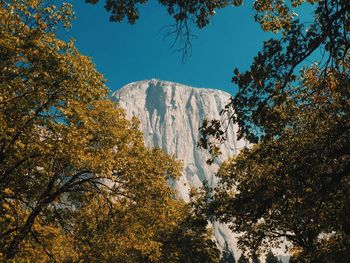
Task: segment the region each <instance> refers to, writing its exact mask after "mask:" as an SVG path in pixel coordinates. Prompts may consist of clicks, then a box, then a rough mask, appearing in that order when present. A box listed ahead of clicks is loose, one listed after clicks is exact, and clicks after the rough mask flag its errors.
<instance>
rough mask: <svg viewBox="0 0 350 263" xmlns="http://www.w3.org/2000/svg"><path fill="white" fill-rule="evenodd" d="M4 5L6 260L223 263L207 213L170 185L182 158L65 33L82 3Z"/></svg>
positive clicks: (1, 113)
mask: <svg viewBox="0 0 350 263" xmlns="http://www.w3.org/2000/svg"><path fill="white" fill-rule="evenodd" d="M0 3H1V4H0V19H1V23H0V57H1V60H0V78H1V82H0V215H1V216H0V233H1V234H0V259H1V260H3V261H7V260H14V261H31V262H32V261H33V262H48V261H54V262H56V261H60V262H68V261H69V262H73V261H74V262H75V261H89V262H101V261H102V262H125V260H127V261H132V262H159V261H160V260H161V259H162V258H165V257H169V258H171V260H169V261H168V262H181V261H179V260H182V259H186V260H187V259H188V258H189V257H190V256H193V255H195V256H197V257H200V258H205V259H206V260H205V261H198V262H218V258H219V250H218V248H217V247H216V244H215V242H213V241H212V240H211V236H210V230H209V229H208V228H207V221H206V220H205V219H199V218H198V216H197V215H196V214H195V212H194V210H193V209H192V208H191V207H189V206H187V205H185V204H184V203H183V202H181V201H178V200H176V199H175V193H174V192H173V191H172V190H171V189H170V188H169V186H168V185H167V180H169V179H170V178H171V179H176V178H177V177H178V176H179V175H180V171H181V165H180V163H178V162H176V161H175V160H174V159H173V158H172V157H171V156H168V155H166V154H165V153H163V152H162V151H161V150H159V149H147V148H146V147H145V145H144V143H143V140H142V134H141V132H140V131H139V129H138V121H137V120H136V119H132V120H131V121H129V120H127V119H126V118H125V113H124V111H123V110H122V109H120V108H119V107H118V106H117V105H116V104H114V103H113V102H111V101H110V100H109V99H108V89H107V87H106V86H105V80H104V78H103V76H102V75H101V74H100V73H98V72H97V71H96V69H95V66H94V65H93V63H92V62H91V60H90V58H88V57H85V56H83V55H81V54H80V53H79V52H78V50H77V49H76V48H75V46H74V42H72V41H68V42H65V41H62V40H59V39H57V37H56V36H55V33H56V31H57V30H58V29H59V28H67V27H69V26H70V21H71V18H72V16H73V12H72V10H71V6H70V5H68V4H63V5H62V6H60V7H57V6H55V5H51V4H45V3H44V2H42V1H39V0H29V1H27V0H12V1H0ZM175 238H176V239H175ZM184 240H185V241H186V242H187V244H188V247H183V246H182V245H181V243H182V242H184ZM194 247H196V248H197V250H192V248H194ZM189 249H191V250H189ZM169 251H171V252H169ZM204 252H205V253H204ZM166 253H168V254H166ZM170 254H171V255H170ZM182 262H183V261H182Z"/></svg>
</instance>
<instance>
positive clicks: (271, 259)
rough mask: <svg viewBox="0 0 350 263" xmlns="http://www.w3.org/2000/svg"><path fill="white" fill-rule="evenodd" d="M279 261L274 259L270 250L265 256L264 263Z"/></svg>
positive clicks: (276, 258)
mask: <svg viewBox="0 0 350 263" xmlns="http://www.w3.org/2000/svg"><path fill="white" fill-rule="evenodd" d="M279 262H280V260H279V259H278V257H276V256H275V255H274V254H273V252H272V251H271V250H269V251H268V252H267V254H266V255H265V263H279Z"/></svg>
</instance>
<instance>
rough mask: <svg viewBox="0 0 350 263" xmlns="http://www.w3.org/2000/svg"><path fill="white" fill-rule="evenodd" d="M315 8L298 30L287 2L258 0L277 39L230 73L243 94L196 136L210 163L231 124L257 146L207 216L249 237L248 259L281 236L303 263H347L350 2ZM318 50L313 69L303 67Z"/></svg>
mask: <svg viewBox="0 0 350 263" xmlns="http://www.w3.org/2000/svg"><path fill="white" fill-rule="evenodd" d="M301 2H303V1H299V2H298V3H296V1H291V3H292V5H298V4H300V3H301ZM310 2H311V1H310ZM312 2H313V3H314V4H315V8H314V17H313V18H314V20H313V21H312V22H311V23H307V24H306V23H305V24H303V23H302V20H299V18H297V17H294V18H293V16H289V14H291V13H290V12H289V11H291V9H290V8H286V9H285V7H286V5H287V4H288V3H287V1H273V3H272V2H271V1H269V3H266V2H265V3H264V2H263V1H255V5H256V6H259V9H261V10H263V12H262V16H257V17H256V18H257V20H258V21H259V22H260V23H261V25H262V27H263V28H264V29H266V30H272V31H275V30H281V33H282V34H281V37H280V38H276V39H270V40H268V41H266V42H265V43H264V46H263V49H262V51H261V52H259V53H258V55H257V56H256V57H255V58H254V62H253V64H252V66H251V68H250V69H249V70H248V71H246V72H243V73H242V72H239V71H238V70H235V71H234V74H235V76H234V77H233V82H234V83H235V84H237V86H238V87H239V91H238V93H237V94H236V95H235V96H234V97H233V99H232V101H231V103H230V104H229V105H227V106H226V107H225V109H224V110H223V111H222V117H223V119H221V120H220V119H219V120H212V121H206V122H205V123H204V124H203V126H202V128H201V131H202V134H203V138H202V139H201V141H200V144H201V146H202V147H203V148H206V149H209V150H210V152H211V153H212V154H213V156H214V157H215V155H217V154H219V153H220V152H219V146H218V145H217V143H221V142H222V141H223V140H225V127H226V125H227V120H229V121H234V122H237V123H238V124H239V126H240V132H239V137H241V138H242V137H244V138H246V139H247V140H249V141H250V142H252V143H255V145H254V146H252V148H251V149H245V150H243V151H242V152H241V154H240V155H239V156H238V157H237V158H234V159H232V160H229V161H228V162H227V163H226V164H224V165H223V166H222V167H221V171H220V172H219V177H220V178H221V182H220V183H219V186H218V187H217V188H216V189H215V190H214V192H213V195H212V196H211V197H210V198H208V200H207V201H208V203H209V209H208V211H209V212H208V213H209V215H211V216H213V214H214V215H215V216H216V217H217V218H218V219H220V220H221V221H222V222H227V223H230V224H231V225H232V229H233V230H234V231H236V232H240V233H245V234H244V235H243V236H242V238H241V240H240V246H242V247H249V248H250V249H251V250H253V251H254V250H255V249H256V247H257V246H258V247H260V248H262V247H263V248H265V249H266V248H268V247H270V246H278V244H279V242H281V241H282V240H283V239H284V238H285V239H287V240H289V241H290V242H291V243H292V248H291V250H295V251H297V253H295V256H296V258H297V259H298V260H299V259H302V260H303V262H346V258H349V253H350V251H349V249H348V248H349V240H350V239H349V238H350V236H349V231H348V227H347V226H348V225H349V224H348V219H347V218H349V214H348V212H345V211H349V209H348V206H349V203H350V201H349V198H348V196H349V192H348V190H349V155H350V144H349V140H348V138H349V124H350V119H349V116H350V115H349V113H350V112H349V104H348V101H349V96H350V94H349V92H350V79H349V75H350V74H349V73H350V72H349V69H350V67H349V66H350V64H349V58H350V56H349V54H350V52H349V50H350V49H349V48H350V41H349V37H350V34H349V32H350V31H349V24H350V20H349V12H350V5H349V4H350V3H349V2H348V1H327V0H324V1H312ZM274 4H276V6H275V8H276V9H275V12H272V10H273V9H271V7H272V6H273V5H274ZM315 52H321V54H322V56H321V58H318V57H317V59H316V61H317V62H318V63H315V64H311V65H307V62H308V59H309V58H311V57H313V54H314V53H315ZM335 200H336V201H335ZM325 259H327V260H325Z"/></svg>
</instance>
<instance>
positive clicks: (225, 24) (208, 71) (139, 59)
mask: <svg viewBox="0 0 350 263" xmlns="http://www.w3.org/2000/svg"><path fill="white" fill-rule="evenodd" d="M100 1H102V2H101V3H99V4H98V5H90V4H86V3H85V2H84V0H69V1H68V2H71V3H72V4H73V9H74V11H75V15H76V17H77V18H76V20H75V21H74V22H73V28H72V29H71V30H70V31H69V32H68V33H60V35H59V37H62V38H67V37H68V38H74V39H75V40H76V46H77V47H78V49H79V50H80V52H81V53H82V54H84V55H88V56H90V57H92V59H93V61H94V63H95V64H96V67H97V69H98V70H99V71H100V72H102V73H103V74H104V76H105V77H106V79H107V80H108V83H107V85H108V87H109V88H110V89H111V90H112V91H115V90H117V89H119V88H121V87H122V86H123V85H125V84H127V83H130V82H134V81H138V80H144V79H151V78H157V79H162V80H168V81H174V82H179V83H183V84H187V85H190V86H194V87H208V88H217V89H221V90H225V91H227V92H230V93H235V86H234V85H233V84H232V83H231V78H232V75H233V73H232V71H233V69H234V68H235V67H238V68H239V69H240V70H244V69H247V68H248V67H249V65H250V64H251V62H252V59H253V57H254V55H255V54H256V53H257V52H258V51H259V50H260V48H261V47H262V42H263V40H264V39H267V38H269V37H271V35H270V34H268V33H264V32H263V31H262V30H261V29H260V26H259V24H257V23H256V22H254V18H253V15H254V13H253V9H252V6H251V1H246V3H245V4H244V5H243V6H242V7H231V6H229V7H226V8H225V9H222V10H219V11H217V12H216V15H215V16H214V17H213V19H212V21H211V23H210V25H209V26H207V28H205V29H202V30H195V34H196V35H197V37H198V38H197V39H194V40H193V42H192V46H193V52H192V56H191V57H189V58H187V60H186V61H185V62H184V63H183V62H182V56H181V54H180V53H177V52H175V50H174V48H171V44H172V41H173V40H174V39H173V38H172V37H168V38H165V35H166V30H164V27H165V26H167V25H171V24H172V23H173V21H172V19H171V18H170V17H169V16H168V15H167V14H166V10H165V8H164V7H163V6H160V5H159V4H158V3H157V1H152V0H151V1H150V3H148V4H146V5H145V6H144V7H142V8H140V11H141V15H140V19H139V20H138V22H137V23H136V25H130V24H127V23H126V22H124V23H112V22H109V14H108V13H107V12H106V11H105V10H104V8H103V2H104V0H100ZM65 2H67V1H65Z"/></svg>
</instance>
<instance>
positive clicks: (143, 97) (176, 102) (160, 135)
mask: <svg viewBox="0 0 350 263" xmlns="http://www.w3.org/2000/svg"><path fill="white" fill-rule="evenodd" d="M112 98H113V99H114V100H115V101H117V102H118V103H119V105H120V106H121V107H122V108H124V109H125V110H126V113H127V116H128V118H131V117H133V116H137V117H138V118H139V119H140V126H141V127H140V128H141V130H142V132H143V136H144V140H145V143H146V146H147V147H159V148H162V149H163V150H164V151H165V152H166V153H168V154H170V155H173V156H174V157H175V158H176V159H178V160H181V161H182V162H183V165H184V172H183V176H182V177H181V178H180V179H179V180H178V181H176V182H171V185H172V187H173V188H174V189H175V190H176V191H177V194H178V196H179V197H180V198H182V199H183V200H185V201H188V200H189V195H188V193H189V189H190V188H191V187H200V186H202V182H203V181H204V180H206V181H207V182H208V184H209V186H214V185H215V184H216V183H217V178H216V177H215V173H216V172H217V170H218V168H219V165H220V163H221V162H222V161H223V160H225V159H227V158H228V157H230V156H233V155H236V154H237V153H238V151H239V150H240V149H242V148H243V147H245V146H246V142H245V141H243V140H240V141H238V140H237V136H236V134H237V130H238V127H237V126H236V125H233V124H232V125H230V126H229V128H228V138H227V141H226V143H225V144H224V145H222V147H221V152H222V155H221V157H220V159H219V160H217V162H216V163H214V164H212V165H211V166H210V165H208V164H207V163H206V160H207V159H208V158H209V155H208V153H207V152H206V151H204V150H201V149H199V148H198V147H197V142H198V140H199V137H200V134H199V130H198V129H199V127H200V125H201V123H202V122H203V120H204V119H212V118H218V117H219V113H220V111H221V110H222V109H223V108H224V106H225V105H226V104H227V103H228V102H229V99H230V95H229V94H228V93H226V92H223V91H219V90H214V89H200V88H192V87H189V86H185V85H182V84H178V83H172V82H167V81H160V80H146V81H140V82H134V83H130V84H128V85H126V86H124V87H123V88H121V89H120V90H118V91H116V92H115V93H114V94H112ZM214 232H215V237H216V239H217V240H218V242H219V244H220V245H221V246H223V245H224V242H225V241H227V242H228V244H229V246H230V247H231V249H233V250H234V252H236V253H235V254H236V255H237V251H236V242H235V238H234V237H233V235H232V233H231V232H230V231H229V229H228V228H227V226H225V225H222V224H218V223H216V224H214Z"/></svg>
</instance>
